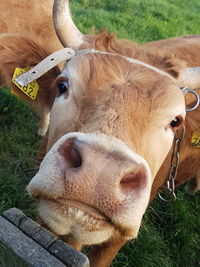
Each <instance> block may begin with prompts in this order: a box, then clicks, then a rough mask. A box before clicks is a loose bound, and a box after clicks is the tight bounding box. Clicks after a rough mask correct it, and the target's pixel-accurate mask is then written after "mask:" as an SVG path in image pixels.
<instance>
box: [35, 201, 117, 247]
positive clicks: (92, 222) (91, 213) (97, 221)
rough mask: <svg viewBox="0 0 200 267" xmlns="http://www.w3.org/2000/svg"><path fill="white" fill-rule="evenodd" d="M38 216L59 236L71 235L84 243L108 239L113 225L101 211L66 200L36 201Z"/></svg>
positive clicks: (113, 228)
mask: <svg viewBox="0 0 200 267" xmlns="http://www.w3.org/2000/svg"><path fill="white" fill-rule="evenodd" d="M37 208H38V209H37V210H38V216H39V218H40V219H41V221H42V222H44V224H45V226H47V228H49V230H51V231H52V232H54V233H55V234H57V235H59V236H65V235H69V234H70V235H71V236H73V237H74V238H75V239H76V240H77V241H79V242H80V243H82V244H85V245H92V244H97V243H101V242H104V241H106V240H108V239H109V238H110V237H111V236H112V234H113V232H114V230H115V226H114V225H113V224H112V222H111V220H110V219H109V218H108V217H106V216H105V215H104V214H103V213H102V212H101V211H99V210H97V209H96V208H94V207H92V206H89V205H86V204H84V203H81V202H78V201H74V200H68V201H67V203H66V201H65V203H63V201H62V200H56V201H55V200H46V199H45V200H44V199H40V200H38V203H37Z"/></svg>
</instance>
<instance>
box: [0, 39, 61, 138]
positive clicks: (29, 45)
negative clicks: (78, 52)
mask: <svg viewBox="0 0 200 267" xmlns="http://www.w3.org/2000/svg"><path fill="white" fill-rule="evenodd" d="M49 54H50V53H49V52H48V51H46V49H45V47H44V44H42V43H41V41H39V40H32V39H30V38H29V37H27V36H24V35H21V34H4V35H1V37H0V58H1V61H0V77H1V80H0V84H1V85H4V84H6V85H7V86H8V87H9V88H10V89H11V90H12V92H13V93H14V94H16V95H17V96H19V98H21V99H22V100H24V101H25V102H27V103H28V104H29V105H30V106H31V107H32V109H33V110H34V111H36V112H37V114H38V115H39V117H40V118H41V122H40V128H39V134H40V135H44V134H45V133H46V130H47V127H48V119H49V118H48V117H49V112H50V109H51V107H52V104H53V101H54V99H55V95H56V92H55V88H53V87H52V83H53V81H54V80H55V79H56V77H57V76H58V75H59V73H60V70H59V68H57V67H56V68H54V69H52V70H50V71H49V72H47V73H46V74H45V75H43V76H42V77H41V78H40V79H38V80H37V83H38V85H39V90H38V92H37V96H36V98H35V99H32V98H31V97H30V96H29V95H28V94H25V93H24V92H23V90H20V89H19V88H18V87H17V86H15V85H14V83H13V82H12V77H13V74H14V72H15V70H16V68H20V69H26V68H27V67H33V66H35V65H37V64H38V63H39V62H40V61H42V60H43V59H44V58H46V57H47V56H48V55H49Z"/></svg>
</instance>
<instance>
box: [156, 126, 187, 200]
mask: <svg viewBox="0 0 200 267" xmlns="http://www.w3.org/2000/svg"><path fill="white" fill-rule="evenodd" d="M184 136H185V127H184V126H183V127H182V131H181V134H179V131H176V133H175V136H174V143H173V152H172V158H171V167H170V170H169V174H168V177H167V182H166V185H165V186H163V187H162V188H161V189H160V190H159V191H158V196H159V198H160V199H161V200H163V201H165V202H174V201H175V200H176V193H175V179H176V176H177V171H178V166H179V152H180V147H181V143H182V141H183V139H184ZM162 193H165V194H167V195H168V198H165V197H164V196H162Z"/></svg>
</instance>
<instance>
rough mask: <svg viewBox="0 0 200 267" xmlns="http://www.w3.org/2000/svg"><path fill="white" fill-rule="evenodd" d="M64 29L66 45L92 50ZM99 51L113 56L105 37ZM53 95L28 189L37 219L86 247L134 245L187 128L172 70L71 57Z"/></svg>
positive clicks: (84, 39) (74, 31)
mask: <svg viewBox="0 0 200 267" xmlns="http://www.w3.org/2000/svg"><path fill="white" fill-rule="evenodd" d="M67 13H68V9H67ZM68 18H70V17H69V16H68ZM66 23H69V27H70V29H71V32H70V34H68V33H67V34H66V36H64V37H63V36H62V38H64V39H62V42H63V43H67V44H71V46H74V47H76V49H79V47H87V46H90V45H91V42H93V41H94V40H92V41H91V42H89V41H88V40H89V38H88V39H87V37H84V36H83V35H82V34H80V33H79V32H78V30H77V28H76V27H75V25H74V24H73V22H72V20H71V18H70V19H69V20H67V22H66ZM94 39H95V38H94ZM63 40H65V41H63ZM104 40H105V38H104ZM94 43H96V44H98V45H99V44H100V43H101V45H102V47H104V48H105V47H106V48H105V49H106V50H108V49H107V48H108V47H109V42H108V41H107V44H106V46H105V45H104V43H103V41H102V40H101V37H99V38H98V37H96V39H95V42H93V44H94ZM95 48H96V47H95ZM121 49H122V51H123V52H124V50H123V46H122V47H121ZM118 52H119V53H120V49H119V50H118ZM123 52H122V54H123ZM155 61H156V59H155ZM163 65H164V64H163ZM170 74H171V73H170ZM55 87H56V88H57V97H56V98H55V101H54V104H53V108H52V110H51V118H50V126H49V132H48V136H47V140H46V156H45V157H44V159H43V161H42V163H41V165H40V169H39V171H38V173H37V174H36V176H35V177H34V178H33V179H32V180H31V182H30V184H29V185H28V192H29V194H30V195H32V196H34V197H37V210H38V214H39V216H40V217H41V218H42V220H43V221H44V223H45V224H46V225H48V227H49V228H50V229H51V230H52V231H54V232H55V233H57V234H58V235H71V236H72V237H73V238H74V239H75V240H77V241H79V242H80V243H82V244H97V243H101V242H104V241H106V240H108V239H109V238H110V237H111V236H112V235H113V234H114V233H115V232H116V231H117V232H119V233H120V234H121V236H123V238H124V239H131V238H133V237H136V236H137V233H138V229H139V227H140V224H141V219H142V216H143V214H144V212H145V209H146V207H147V205H148V202H149V198H150V192H151V187H152V183H153V181H154V178H155V176H156V174H157V172H158V170H159V168H160V167H161V165H162V163H163V161H164V159H165V158H166V156H167V154H168V152H169V150H170V148H171V146H172V143H173V138H174V134H175V131H177V130H178V129H179V128H180V127H181V126H182V125H183V123H184V118H185V100H184V95H183V93H182V92H181V90H180V87H179V85H178V82H177V81H176V79H175V78H174V77H172V76H170V75H169V74H167V70H166V74H165V73H163V72H160V71H159V70H154V69H151V68H150V67H149V66H145V65H140V64H136V63H132V62H129V61H128V60H127V59H125V58H123V57H122V56H120V55H110V54H107V55H103V54H98V53H96V54H90V53H89V54H83V55H79V56H75V57H73V58H72V59H71V60H70V61H69V62H68V63H67V64H66V65H65V67H64V70H63V71H62V73H61V74H60V75H59V76H58V77H57V79H56V81H55Z"/></svg>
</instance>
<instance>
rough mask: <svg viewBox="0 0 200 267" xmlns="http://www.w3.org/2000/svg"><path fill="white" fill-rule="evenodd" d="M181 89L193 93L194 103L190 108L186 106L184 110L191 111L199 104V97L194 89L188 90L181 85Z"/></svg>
mask: <svg viewBox="0 0 200 267" xmlns="http://www.w3.org/2000/svg"><path fill="white" fill-rule="evenodd" d="M181 91H186V92H187V93H191V94H193V95H194V96H195V97H196V104H195V105H194V106H193V107H192V108H186V111H193V110H195V109H196V108H197V107H198V106H199V103H200V97H199V95H198V94H197V93H196V92H195V91H194V90H190V89H188V88H187V87H182V88H181Z"/></svg>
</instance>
